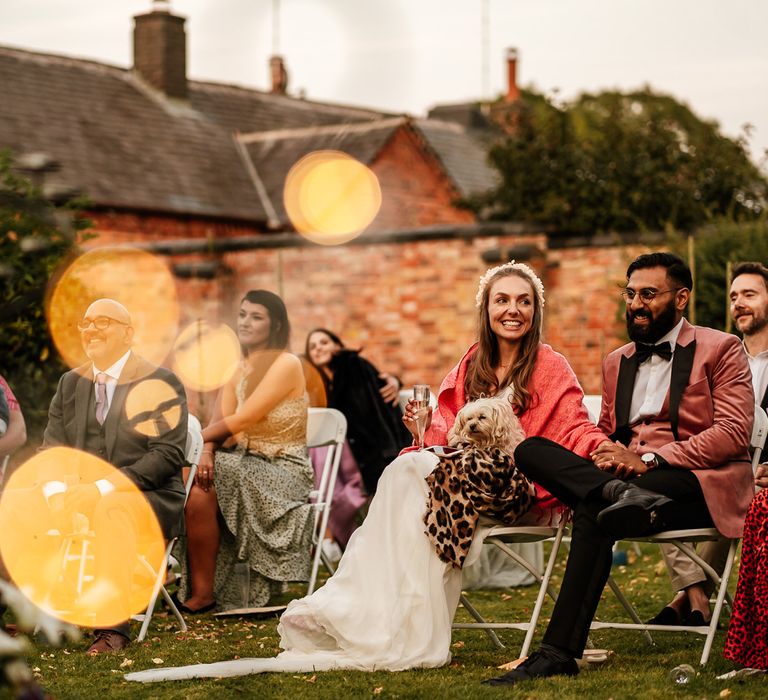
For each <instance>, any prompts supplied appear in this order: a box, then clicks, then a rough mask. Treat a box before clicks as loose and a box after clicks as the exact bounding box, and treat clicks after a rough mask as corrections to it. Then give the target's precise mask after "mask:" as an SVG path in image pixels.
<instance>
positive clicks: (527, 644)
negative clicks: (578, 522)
mask: <svg viewBox="0 0 768 700" xmlns="http://www.w3.org/2000/svg"><path fill="white" fill-rule="evenodd" d="M564 531H565V518H563V520H562V521H561V523H560V526H559V527H558V529H557V535H555V540H554V542H553V543H552V551H551V552H550V554H549V560H548V561H547V566H546V568H545V569H544V575H543V576H542V577H541V579H540V581H541V582H540V584H539V592H538V594H537V596H536V603H535V605H534V606H533V614H532V615H531V621H530V624H529V627H528V630H527V631H526V633H525V640H524V641H523V646H522V648H521V649H520V658H521V659H522V658H523V657H525V656H528V651H529V650H530V648H531V643H532V642H533V635H534V634H535V633H536V625H537V624H538V622H539V615H541V608H542V606H543V605H544V595H545V594H549V596H550V597H551V598H552V600H557V595H556V594H555V592H554V590H553V589H552V587H551V586H550V585H549V580H550V577H551V576H552V571H553V570H554V568H555V561H556V560H557V555H558V554H559V552H560V543H561V542H562V541H563V532H564Z"/></svg>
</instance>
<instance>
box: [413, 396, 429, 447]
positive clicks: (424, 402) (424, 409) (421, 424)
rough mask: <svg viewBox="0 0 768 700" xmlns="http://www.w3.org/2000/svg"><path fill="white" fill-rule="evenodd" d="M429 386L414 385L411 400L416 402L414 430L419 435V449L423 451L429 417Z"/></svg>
mask: <svg viewBox="0 0 768 700" xmlns="http://www.w3.org/2000/svg"><path fill="white" fill-rule="evenodd" d="M430 397H431V393H430V391H429V384H416V385H415V386H414V387H413V400H414V401H415V402H416V430H417V431H418V434H419V449H420V450H423V449H424V433H425V431H426V428H427V418H428V417H429V399H430Z"/></svg>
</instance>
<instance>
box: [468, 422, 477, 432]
mask: <svg viewBox="0 0 768 700" xmlns="http://www.w3.org/2000/svg"><path fill="white" fill-rule="evenodd" d="M476 430H477V423H470V424H469V432H470V433H474V432H475V431H476Z"/></svg>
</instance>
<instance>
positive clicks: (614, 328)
mask: <svg viewBox="0 0 768 700" xmlns="http://www.w3.org/2000/svg"><path fill="white" fill-rule="evenodd" d="M163 8H164V5H163V6H156V7H155V8H154V9H153V10H152V11H150V12H147V13H145V14H142V15H138V16H137V17H135V27H134V66H133V68H132V69H124V68H118V67H115V66H110V65H105V64H102V63H96V62H92V61H85V60H80V59H73V58H67V57H62V56H52V55H47V54H40V53H34V52H29V51H24V50H20V49H14V48H6V47H0V83H2V84H3V86H4V97H3V100H2V101H0V148H5V147H8V148H10V149H11V150H12V151H13V152H14V153H15V154H16V155H20V154H28V153H35V152H37V153H39V152H42V153H45V154H46V155H47V156H49V157H50V158H53V159H55V161H57V162H58V163H59V169H58V170H57V171H56V172H53V173H50V174H49V175H47V176H46V181H45V185H46V188H47V189H48V190H49V191H50V192H51V195H52V196H55V193H57V192H61V191H64V190H71V189H72V188H76V189H78V190H80V191H82V192H84V193H86V194H87V195H88V197H89V198H90V200H91V202H92V203H93V204H92V207H91V210H90V212H89V215H90V217H91V219H92V220H93V222H94V228H95V230H96V231H97V232H98V234H99V235H98V237H97V238H96V239H94V240H93V241H90V242H89V243H88V245H89V246H109V245H114V244H130V245H138V246H140V247H144V248H148V249H150V250H152V251H154V252H157V253H158V254H159V255H162V256H164V258H165V259H166V260H167V262H168V265H169V266H170V267H171V269H172V270H173V272H174V274H175V276H176V280H177V285H178V288H179V296H180V298H181V299H182V303H183V316H184V318H185V319H193V318H199V317H202V318H207V319H212V320H217V319H229V318H232V317H234V309H235V306H236V301H237V299H238V298H239V296H240V294H241V293H242V292H243V291H244V290H246V289H249V288H254V287H266V288H269V289H273V290H275V291H278V292H280V293H281V294H282V295H283V297H284V299H285V300H286V303H287V305H288V308H289V311H290V314H291V320H292V323H293V326H294V336H293V337H294V340H293V349H294V350H295V351H300V350H301V349H302V347H303V340H304V337H305V335H306V333H307V331H308V330H309V329H311V328H312V327H315V326H318V325H324V326H328V327H330V328H332V329H334V330H336V331H338V332H339V334H340V335H341V336H342V337H343V338H344V339H345V341H346V342H347V343H348V345H350V346H352V347H355V346H362V347H363V348H364V351H365V354H366V356H367V357H369V358H370V359H371V360H372V361H373V362H374V363H375V364H377V365H379V366H381V367H384V368H387V369H390V370H392V371H395V372H397V373H398V374H400V376H402V378H403V379H404V381H405V382H406V383H414V382H428V383H430V384H431V385H433V386H437V385H438V383H439V381H440V379H441V377H442V376H443V375H444V374H445V372H446V371H447V370H448V369H449V368H450V366H451V365H452V364H453V363H454V362H455V361H456V359H457V358H458V357H459V356H460V354H461V353H462V351H463V350H464V348H465V347H466V346H467V344H468V343H469V342H470V341H471V340H472V338H473V336H474V324H475V315H476V312H475V308H474V296H475V288H476V283H477V279H478V277H479V276H480V275H481V274H482V273H483V271H484V270H485V268H486V267H488V265H489V264H490V263H498V262H499V261H502V260H507V259H509V257H510V256H511V257H516V258H517V259H525V260H529V261H530V262H531V264H532V265H533V266H534V267H536V268H537V269H538V270H539V272H540V273H541V275H542V277H543V279H544V282H545V285H546V286H547V316H546V323H545V336H546V339H547V340H548V341H549V342H550V343H551V344H552V345H553V346H554V347H555V348H556V349H558V350H560V351H561V352H563V353H564V354H565V355H566V356H567V357H568V359H569V360H570V361H571V363H572V364H573V366H574V369H575V370H576V372H577V374H578V376H579V377H580V379H581V381H582V383H583V385H584V388H585V390H587V391H588V392H596V391H598V390H599V384H600V375H599V365H600V360H601V358H602V356H603V354H604V353H605V352H606V351H607V350H610V349H612V348H613V347H615V346H616V345H617V344H618V343H619V342H620V335H621V324H620V323H618V322H617V318H618V311H619V302H618V300H619V295H618V289H617V288H616V286H615V283H616V282H618V281H620V279H621V277H622V275H623V271H624V269H625V267H626V263H627V261H628V260H629V259H630V258H631V257H632V255H633V254H634V253H635V252H636V250H637V246H636V245H635V244H632V242H630V244H629V245H627V244H626V243H627V242H626V241H616V240H614V239H596V238H594V237H587V238H584V239H578V240H576V239H573V238H572V237H569V236H567V235H561V234H558V233H557V232H552V231H545V230H542V229H541V227H535V226H530V225H525V224H519V223H508V224H493V225H491V224H482V223H479V222H477V221H476V220H475V218H474V216H473V214H472V213H470V212H469V211H468V210H466V209H463V208H461V207H460V206H458V204H457V202H458V200H459V199H461V198H462V197H467V196H470V195H472V194H476V193H479V192H483V191H486V190H488V189H489V188H491V187H493V185H494V174H493V173H492V172H491V171H490V169H489V167H488V165H487V164H486V159H485V151H486V142H485V141H484V139H487V138H488V137H489V135H490V134H492V132H493V128H492V126H489V124H492V123H493V122H494V120H495V121H499V119H500V117H499V115H501V116H502V117H504V116H505V115H507V113H508V111H509V109H510V105H513V104H514V102H515V100H516V99H517V98H518V95H519V93H518V91H517V87H516V82H515V80H516V79H515V72H516V57H515V56H514V55H510V56H509V58H508V61H509V64H508V65H509V76H510V86H509V90H508V91H507V95H506V96H505V98H504V99H503V100H501V101H500V102H499V103H497V104H496V105H494V106H493V107H492V108H491V109H486V108H485V107H483V106H481V105H477V104H468V105H454V106H446V107H442V108H440V109H437V110H435V111H433V113H432V114H431V118H429V119H413V118H410V117H408V116H400V115H393V114H384V113H381V112H378V111H374V110H369V109H365V108H357V107H348V106H341V105H333V104H326V103H319V102H313V101H309V100H306V99H303V98H300V97H293V96H290V95H289V94H287V92H286V88H287V73H286V70H285V66H284V64H283V62H282V60H281V59H280V58H279V57H273V58H272V60H271V70H272V86H271V90H270V91H269V92H262V91H258V90H253V89H246V88H242V87H238V86H233V85H223V84H216V83H209V82H199V81H193V80H190V79H188V78H187V74H186V36H185V31H184V19H183V18H181V17H177V16H175V15H173V14H172V13H171V12H169V11H168V10H167V9H163ZM489 115H490V120H489ZM494 115H496V116H495V117H494ZM318 149H334V150H339V151H343V152H345V153H348V154H349V155H351V156H353V157H355V158H356V159H357V160H359V161H360V162H362V163H364V164H365V165H367V166H368V167H370V168H371V170H372V171H373V172H374V173H375V174H376V175H377V177H378V179H379V183H380V186H381V190H382V196H383V204H382V207H381V209H380V211H379V213H378V215H377V216H376V218H375V219H374V220H373V223H372V224H371V225H370V226H369V227H368V228H367V230H366V231H365V233H364V234H362V235H361V236H359V237H358V238H357V239H356V240H354V241H352V242H350V243H347V244H345V245H342V246H334V247H324V246H318V245H315V244H311V243H309V242H307V241H305V240H304V239H303V238H301V237H300V236H299V235H298V234H297V233H295V231H294V230H293V228H292V226H291V223H290V221H289V219H288V217H287V215H286V213H285V210H284V207H283V202H282V187H283V183H284V181H285V177H286V174H287V172H288V170H289V169H290V167H291V166H292V165H293V164H294V163H295V162H296V161H297V160H298V159H299V158H301V157H302V156H303V155H306V154H308V153H311V152H313V151H316V150H318ZM614 292H615V293H614Z"/></svg>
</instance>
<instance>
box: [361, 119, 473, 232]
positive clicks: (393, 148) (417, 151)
mask: <svg viewBox="0 0 768 700" xmlns="http://www.w3.org/2000/svg"><path fill="white" fill-rule="evenodd" d="M371 168H372V170H373V172H374V173H376V176H377V177H378V178H379V184H380V186H381V190H382V205H381V210H380V211H379V214H378V216H377V217H376V218H375V219H374V221H373V223H372V224H371V225H370V227H369V228H368V230H369V231H391V230H398V229H405V228H419V227H423V226H432V225H434V224H454V223H455V224H468V223H473V222H474V220H475V217H474V215H473V214H471V213H470V212H469V211H465V210H460V209H456V208H455V207H454V206H453V201H454V200H455V199H456V197H457V192H456V191H455V189H454V187H453V185H452V184H451V182H450V181H449V180H448V179H447V178H446V176H445V174H444V172H443V169H442V167H441V166H440V165H439V164H438V163H437V162H436V161H435V160H434V158H433V156H432V155H431V154H429V153H428V152H426V151H425V149H424V146H423V145H422V144H421V142H420V141H419V140H418V139H417V137H416V136H415V135H414V133H413V131H412V130H411V129H410V128H408V127H403V128H400V129H398V130H397V131H396V132H395V133H394V135H393V137H392V138H391V139H390V140H389V142H388V143H387V144H386V146H385V147H384V148H383V149H382V152H381V153H380V154H379V156H378V157H377V159H376V160H375V162H374V163H373V164H372V166H371Z"/></svg>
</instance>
